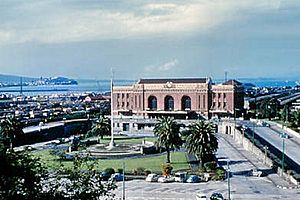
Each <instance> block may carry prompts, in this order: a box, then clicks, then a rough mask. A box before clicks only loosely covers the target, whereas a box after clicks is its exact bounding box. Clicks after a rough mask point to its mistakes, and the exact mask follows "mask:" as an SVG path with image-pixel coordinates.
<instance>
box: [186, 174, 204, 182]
mask: <svg viewBox="0 0 300 200" xmlns="http://www.w3.org/2000/svg"><path fill="white" fill-rule="evenodd" d="M200 181H201V179H200V177H199V176H197V175H190V176H189V177H188V178H187V180H186V182H187V183H199V182H200Z"/></svg>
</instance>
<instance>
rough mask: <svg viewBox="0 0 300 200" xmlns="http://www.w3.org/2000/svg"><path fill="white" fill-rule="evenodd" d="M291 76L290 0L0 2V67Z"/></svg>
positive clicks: (295, 22)
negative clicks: (226, 72)
mask: <svg viewBox="0 0 300 200" xmlns="http://www.w3.org/2000/svg"><path fill="white" fill-rule="evenodd" d="M110 68H114V71H115V77H116V78H118V79H138V78H142V77H206V76H211V77H213V78H222V77H223V76H224V72H225V71H228V76H229V77H231V78H242V77H250V78H253V77H297V74H300V1H299V0H282V1H280V0H263V1H262V0H198V1H196V0H195V1H192V0H191V1H189V0H184V1H182V0H178V1H159V0H156V1H144V0H124V1H117V0H94V1H92V0H81V1H79V0H35V1H34V0H26V1H23V0H20V1H16V0H1V1H0V69H1V70H0V73H3V74H16V75H24V76H33V77H39V76H58V75H63V76H68V77H71V78H76V79H78V78H84V79H108V78H109V77H110Z"/></svg>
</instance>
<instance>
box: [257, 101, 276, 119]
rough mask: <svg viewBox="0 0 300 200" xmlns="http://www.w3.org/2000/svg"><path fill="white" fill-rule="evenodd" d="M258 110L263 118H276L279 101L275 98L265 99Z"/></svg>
mask: <svg viewBox="0 0 300 200" xmlns="http://www.w3.org/2000/svg"><path fill="white" fill-rule="evenodd" d="M258 108H259V113H260V115H261V117H262V118H269V119H271V118H274V117H276V115H277V109H278V101H277V100H276V99H275V98H271V99H264V100H263V101H261V102H260V104H259V106H258Z"/></svg>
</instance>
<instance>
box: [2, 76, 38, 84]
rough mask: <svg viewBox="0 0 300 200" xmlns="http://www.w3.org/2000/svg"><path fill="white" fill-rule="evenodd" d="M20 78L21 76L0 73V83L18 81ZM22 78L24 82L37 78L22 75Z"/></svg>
mask: <svg viewBox="0 0 300 200" xmlns="http://www.w3.org/2000/svg"><path fill="white" fill-rule="evenodd" d="M20 78H21V76H15V75H5V74H0V82H2V83H16V82H20ZM22 80H23V81H24V82H31V81H36V80H38V78H31V77H23V76H22Z"/></svg>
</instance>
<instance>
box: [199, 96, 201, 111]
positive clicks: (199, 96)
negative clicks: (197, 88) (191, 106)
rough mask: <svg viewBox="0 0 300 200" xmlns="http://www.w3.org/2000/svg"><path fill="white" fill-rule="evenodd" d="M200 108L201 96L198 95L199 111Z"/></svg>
mask: <svg viewBox="0 0 300 200" xmlns="http://www.w3.org/2000/svg"><path fill="white" fill-rule="evenodd" d="M200 108H201V96H200V95H199V109H200Z"/></svg>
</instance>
